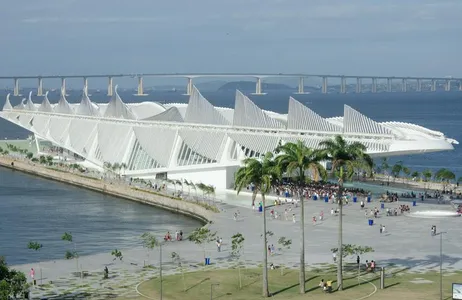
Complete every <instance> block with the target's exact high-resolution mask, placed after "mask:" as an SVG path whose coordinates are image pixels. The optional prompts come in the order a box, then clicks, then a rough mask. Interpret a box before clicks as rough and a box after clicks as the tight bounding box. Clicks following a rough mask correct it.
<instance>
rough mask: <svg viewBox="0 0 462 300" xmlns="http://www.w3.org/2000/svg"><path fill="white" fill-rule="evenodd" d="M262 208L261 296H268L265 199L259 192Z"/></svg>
mask: <svg viewBox="0 0 462 300" xmlns="http://www.w3.org/2000/svg"><path fill="white" fill-rule="evenodd" d="M261 199H262V210H263V248H264V249H263V292H262V294H263V297H269V289H268V246H267V242H266V203H265V202H266V201H265V194H263V193H262V194H261Z"/></svg>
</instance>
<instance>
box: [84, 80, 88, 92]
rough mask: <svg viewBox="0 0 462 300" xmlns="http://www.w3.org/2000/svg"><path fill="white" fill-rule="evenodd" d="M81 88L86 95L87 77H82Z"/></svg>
mask: <svg viewBox="0 0 462 300" xmlns="http://www.w3.org/2000/svg"><path fill="white" fill-rule="evenodd" d="M83 90H84V91H85V93H86V94H87V95H88V78H87V77H84V78H83Z"/></svg>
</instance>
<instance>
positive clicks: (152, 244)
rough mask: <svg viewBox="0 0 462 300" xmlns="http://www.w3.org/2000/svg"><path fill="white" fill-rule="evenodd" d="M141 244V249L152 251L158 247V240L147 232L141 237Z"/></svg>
mask: <svg viewBox="0 0 462 300" xmlns="http://www.w3.org/2000/svg"><path fill="white" fill-rule="evenodd" d="M141 243H142V244H143V247H144V248H146V249H147V250H150V251H152V250H154V248H156V247H158V246H160V243H159V240H158V239H157V238H156V237H155V236H154V235H153V234H152V233H149V232H145V233H143V234H142V235H141ZM148 259H149V252H148Z"/></svg>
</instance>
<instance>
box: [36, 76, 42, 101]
mask: <svg viewBox="0 0 462 300" xmlns="http://www.w3.org/2000/svg"><path fill="white" fill-rule="evenodd" d="M37 96H43V78H42V77H39V78H38V86H37Z"/></svg>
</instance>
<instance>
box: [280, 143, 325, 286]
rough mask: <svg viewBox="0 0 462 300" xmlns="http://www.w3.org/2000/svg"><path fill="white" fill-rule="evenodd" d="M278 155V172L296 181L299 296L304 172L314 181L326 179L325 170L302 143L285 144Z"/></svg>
mask: <svg viewBox="0 0 462 300" xmlns="http://www.w3.org/2000/svg"><path fill="white" fill-rule="evenodd" d="M276 152H277V153H280V154H279V155H278V156H277V157H276V162H277V164H278V166H279V168H280V170H281V171H282V172H284V173H286V174H287V175H288V176H295V177H296V179H297V181H298V194H299V195H300V272H299V282H300V294H304V293H305V204H304V201H303V192H304V190H303V189H304V187H305V184H306V181H307V178H306V171H311V173H312V175H313V178H314V180H315V181H318V180H319V178H320V177H322V178H323V179H325V178H326V170H325V169H324V167H323V166H322V165H321V164H320V160H321V156H320V155H319V152H318V151H316V150H313V149H310V148H308V147H307V146H306V145H305V144H304V143H303V142H302V141H298V142H297V143H286V144H284V145H280V146H278V147H277V148H276Z"/></svg>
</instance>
